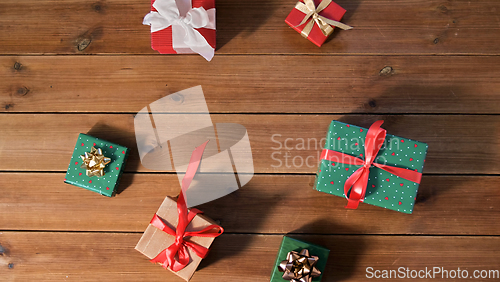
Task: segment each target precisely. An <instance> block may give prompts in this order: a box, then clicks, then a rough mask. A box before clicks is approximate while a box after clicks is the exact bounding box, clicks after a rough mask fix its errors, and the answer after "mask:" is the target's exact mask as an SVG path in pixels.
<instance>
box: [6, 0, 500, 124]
mask: <svg viewBox="0 0 500 282" xmlns="http://www.w3.org/2000/svg"><path fill="white" fill-rule="evenodd" d="M498 3H500V2H498ZM499 38H500V37H499ZM0 66H1V67H0V78H1V79H0V111H1V112H120V113H123V112H129V113H136V112H137V111H139V110H140V109H142V108H143V107H145V106H146V105H147V104H148V103H151V102H153V101H155V100H157V99H159V98H161V97H164V96H166V95H168V94H169V93H174V92H177V91H179V90H182V89H186V88H189V87H193V86H196V85H200V84H201V85H202V86H203V89H204V93H205V97H206V101H207V104H208V108H209V109H210V111H211V112H212V113H235V112H236V113H464V114H473V113H480V114H499V113H500V106H498V105H499V104H500V95H498V94H499V92H498V89H500V76H499V75H498V74H499V73H500V57H464V56H458V57H456V56H452V57H447V56H444V57H443V56H437V57H436V56H346V57H337V56H332V57H326V56H223V57H216V59H214V60H213V61H212V62H210V63H208V62H205V61H204V59H203V58H201V57H199V56H162V57H158V56H43V57H38V56H22V57H15V56H5V57H0ZM318 66H322V67H318ZM166 85H168V87H166Z"/></svg>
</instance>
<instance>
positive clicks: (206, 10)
mask: <svg viewBox="0 0 500 282" xmlns="http://www.w3.org/2000/svg"><path fill="white" fill-rule="evenodd" d="M143 24H144V25H150V26H151V48H153V49H154V50H157V51H158V52H160V53H161V54H193V53H197V54H200V55H201V56H203V58H205V59H206V60H207V61H210V60H212V58H213V56H214V52H215V38H216V37H215V1H214V0H192V1H191V0H156V1H155V0H152V1H151V12H150V13H149V14H147V15H146V16H145V17H144V21H143Z"/></svg>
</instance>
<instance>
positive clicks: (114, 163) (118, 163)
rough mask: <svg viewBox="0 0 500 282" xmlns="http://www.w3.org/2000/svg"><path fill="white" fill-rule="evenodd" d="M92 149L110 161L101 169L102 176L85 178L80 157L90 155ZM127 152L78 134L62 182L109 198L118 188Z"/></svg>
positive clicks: (121, 147)
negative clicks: (97, 150)
mask: <svg viewBox="0 0 500 282" xmlns="http://www.w3.org/2000/svg"><path fill="white" fill-rule="evenodd" d="M92 147H94V148H95V149H100V150H101V151H102V155H103V156H104V157H106V158H109V159H110V160H109V163H107V164H106V165H105V167H104V169H103V172H104V175H103V176H87V169H86V168H82V167H81V166H82V163H83V160H82V158H81V156H82V155H85V153H90V152H91V151H92ZM129 151H130V150H129V149H128V148H126V147H123V146H120V145H118V144H115V143H112V142H109V141H106V140H102V139H99V138H96V137H93V136H89V135H86V134H83V133H80V135H79V136H78V140H77V141H76V145H75V149H74V150H73V155H72V156H71V162H70V163H69V166H68V171H67V172H66V178H65V179H64V182H65V183H68V184H71V185H74V186H78V187H82V188H85V189H88V190H90V191H94V192H97V193H99V194H101V195H104V196H108V197H111V196H113V194H114V193H115V191H116V187H118V183H119V180H120V176H121V175H122V173H123V170H124V167H125V162H126V160H127V157H128V154H129Z"/></svg>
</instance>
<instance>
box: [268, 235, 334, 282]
mask: <svg viewBox="0 0 500 282" xmlns="http://www.w3.org/2000/svg"><path fill="white" fill-rule="evenodd" d="M329 254H330V250H328V249H326V248H324V247H321V246H318V245H315V244H312V243H308V242H305V241H300V240H297V239H292V238H290V237H287V236H284V237H283V241H281V246H280V249H279V252H278V256H277V257H276V262H275V264H274V268H273V272H272V274H271V282H283V281H290V280H293V279H294V278H295V279H296V281H299V279H302V280H300V281H303V280H304V281H309V280H308V279H310V278H312V281H321V277H322V276H323V271H324V270H325V267H326V262H327V260H328V255H329ZM283 270H284V271H283ZM294 275H295V276H296V277H293V276H294ZM284 276H288V278H287V279H285V278H283V277H284ZM289 278H291V279H289Z"/></svg>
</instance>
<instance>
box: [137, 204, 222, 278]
mask: <svg viewBox="0 0 500 282" xmlns="http://www.w3.org/2000/svg"><path fill="white" fill-rule="evenodd" d="M156 214H157V215H158V216H159V217H160V218H161V219H162V220H163V221H164V222H165V223H167V225H169V226H170V227H171V228H172V229H173V230H175V227H177V223H178V221H179V214H178V212H177V202H176V201H175V200H173V199H171V198H170V197H166V198H165V200H164V201H163V203H162V204H161V206H160V208H159V209H158V211H157V212H156ZM212 224H216V223H215V222H214V221H213V220H211V219H210V218H208V217H206V216H203V215H200V214H197V215H196V216H195V217H194V218H193V220H192V221H191V222H190V223H189V225H188V226H187V227H186V232H188V231H198V230H201V229H203V228H205V227H207V226H210V225H212ZM214 239H215V238H210V237H196V236H193V237H190V238H189V239H188V240H189V241H190V242H194V243H197V244H198V245H201V246H203V247H205V248H207V249H208V248H210V245H212V242H213V241H214ZM174 241H175V237H174V236H172V235H169V234H167V233H166V232H163V231H161V230H160V229H158V228H156V227H154V226H153V225H151V224H149V226H148V228H147V229H146V231H144V234H143V235H142V237H141V239H140V240H139V242H138V243H137V246H135V249H136V250H138V251H139V252H141V253H142V254H143V255H145V256H146V257H148V258H149V259H150V260H151V259H153V258H155V257H156V256H157V255H158V254H159V253H161V252H162V251H163V250H165V249H166V248H168V247H170V245H172V244H173V243H174ZM188 252H189V257H190V260H189V264H188V265H186V267H184V268H183V269H181V270H179V271H177V272H174V273H175V274H176V275H178V276H179V277H181V278H182V279H184V280H186V281H189V279H191V277H192V276H193V274H194V272H195V271H196V269H197V268H198V265H199V264H200V262H201V260H202V258H200V257H199V256H197V255H196V254H195V253H194V252H193V251H192V250H191V249H189V248H188ZM169 270H170V269H169ZM170 271H172V270H170ZM172 272H173V271H172Z"/></svg>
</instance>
